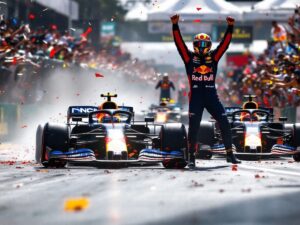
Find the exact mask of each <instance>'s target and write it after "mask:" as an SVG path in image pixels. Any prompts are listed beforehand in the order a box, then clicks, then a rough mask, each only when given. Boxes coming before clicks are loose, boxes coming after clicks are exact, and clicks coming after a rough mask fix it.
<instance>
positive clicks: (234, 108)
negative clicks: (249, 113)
mask: <svg viewBox="0 0 300 225" xmlns="http://www.w3.org/2000/svg"><path fill="white" fill-rule="evenodd" d="M238 110H242V107H225V112H226V114H231V113H234V112H235V111H238Z"/></svg>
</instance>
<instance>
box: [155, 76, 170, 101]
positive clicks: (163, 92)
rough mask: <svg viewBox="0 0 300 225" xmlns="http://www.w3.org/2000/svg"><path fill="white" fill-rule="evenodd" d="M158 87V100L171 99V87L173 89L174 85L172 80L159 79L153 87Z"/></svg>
mask: <svg viewBox="0 0 300 225" xmlns="http://www.w3.org/2000/svg"><path fill="white" fill-rule="evenodd" d="M158 88H160V99H159V100H160V101H161V100H162V99H164V98H165V99H171V88H172V89H173V90H175V86H174V84H173V82H172V81H169V80H168V81H163V80H160V81H158V83H157V85H156V87H155V89H158Z"/></svg>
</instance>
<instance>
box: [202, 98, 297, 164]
mask: <svg viewBox="0 0 300 225" xmlns="http://www.w3.org/2000/svg"><path fill="white" fill-rule="evenodd" d="M244 97H245V98H246V99H247V101H246V102H244V104H243V106H242V107H227V108H225V110H226V113H227V116H228V119H229V122H230V125H231V132H232V139H233V149H234V150H235V152H236V155H237V157H239V158H245V159H250V158H255V159H257V158H266V157H271V156H288V155H292V156H293V158H294V160H295V161H300V151H299V150H297V147H299V146H300V123H296V124H291V123H287V122H286V121H287V118H285V117H280V118H278V121H275V120H274V116H273V109H272V108H262V107H258V104H257V103H256V102H255V101H253V98H255V97H256V96H254V95H246V96H244ZM198 142H199V151H198V157H199V158H201V159H210V158H211V157H212V155H213V154H221V155H222V154H225V147H224V145H223V144H222V141H221V132H220V129H219V126H218V123H217V122H215V121H209V122H208V121H204V122H202V123H201V124H200V129H199V133H198Z"/></svg>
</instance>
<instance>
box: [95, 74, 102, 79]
mask: <svg viewBox="0 0 300 225" xmlns="http://www.w3.org/2000/svg"><path fill="white" fill-rule="evenodd" d="M95 77H97V78H99V77H104V76H103V75H102V74H101V73H95Z"/></svg>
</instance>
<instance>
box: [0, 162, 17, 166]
mask: <svg viewBox="0 0 300 225" xmlns="http://www.w3.org/2000/svg"><path fill="white" fill-rule="evenodd" d="M15 163H16V162H15V161H0V164H1V165H10V166H11V165H14V164H15Z"/></svg>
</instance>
